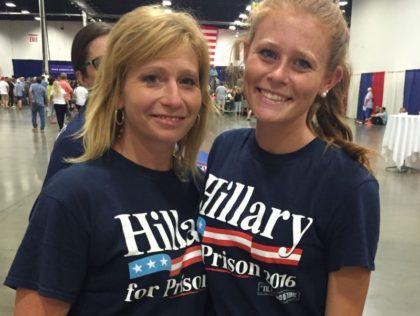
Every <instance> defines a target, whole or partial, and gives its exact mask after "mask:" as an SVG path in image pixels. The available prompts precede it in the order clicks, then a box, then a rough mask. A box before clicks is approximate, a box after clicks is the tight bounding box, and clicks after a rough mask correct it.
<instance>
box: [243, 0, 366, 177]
mask: <svg viewBox="0 0 420 316" xmlns="http://www.w3.org/2000/svg"><path fill="white" fill-rule="evenodd" d="M284 8H294V9H296V10H302V11H304V12H307V13H309V14H312V15H313V16H314V17H316V18H317V19H318V21H319V22H320V23H321V24H322V25H324V26H325V27H326V29H327V30H329V34H327V35H329V37H330V40H329V43H330V47H329V58H328V70H329V71H331V72H333V71H334V70H336V69H337V68H338V67H340V68H341V69H342V72H343V77H342V79H341V80H340V82H338V83H337V84H336V85H335V86H334V87H333V88H332V89H331V90H330V91H329V92H328V94H327V97H326V98H322V97H320V96H317V97H316V98H315V101H314V103H313V104H312V106H311V108H310V109H309V112H308V117H307V118H306V123H307V125H308V127H309V129H310V130H311V131H312V132H313V133H314V134H315V135H317V136H318V137H319V138H321V139H322V140H324V141H325V142H326V143H327V144H328V145H336V146H338V147H341V148H342V149H343V150H344V151H345V152H346V153H347V154H348V155H349V156H350V157H351V158H352V159H354V160H356V161H358V162H360V163H361V164H362V165H363V166H365V167H366V168H367V169H368V171H369V172H371V173H372V168H371V165H370V162H369V158H368V154H369V150H367V149H366V148H364V147H362V146H359V145H357V144H355V143H354V142H353V134H352V132H351V129H350V126H349V125H348V124H347V122H346V118H345V103H346V98H347V94H348V89H349V85H350V76H351V70H350V65H349V64H348V61H347V59H348V57H347V55H348V46H349V40H350V34H349V30H348V26H347V23H346V21H345V19H344V17H343V14H342V13H341V10H340V8H339V6H338V5H337V4H335V3H333V1H331V0H265V1H263V2H262V3H260V4H259V5H258V7H257V9H256V10H255V11H253V12H252V14H251V17H250V29H249V33H248V38H247V39H246V41H247V42H248V43H249V44H251V43H252V41H253V39H254V37H255V34H256V32H257V29H258V27H259V25H260V23H261V21H262V20H263V19H264V18H265V17H266V16H268V15H269V14H271V13H272V12H273V11H274V10H281V9H284Z"/></svg>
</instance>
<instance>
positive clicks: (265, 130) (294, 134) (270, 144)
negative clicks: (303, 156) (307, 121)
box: [255, 122, 315, 154]
mask: <svg viewBox="0 0 420 316" xmlns="http://www.w3.org/2000/svg"><path fill="white" fill-rule="evenodd" d="M255 134H256V139H257V143H258V145H259V146H260V147H261V148H262V149H264V150H265V151H268V152H269V153H272V154H287V153H292V152H295V151H297V150H299V149H301V148H303V147H304V146H306V145H307V144H309V143H310V142H311V141H312V140H313V139H314V138H315V135H314V134H313V133H312V132H311V131H310V130H309V128H308V127H307V126H306V125H305V126H304V127H302V128H300V129H299V128H298V127H296V125H295V126H287V125H279V124H267V123H258V122H257V128H256V133H255Z"/></svg>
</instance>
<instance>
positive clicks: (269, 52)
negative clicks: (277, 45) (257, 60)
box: [258, 49, 276, 59]
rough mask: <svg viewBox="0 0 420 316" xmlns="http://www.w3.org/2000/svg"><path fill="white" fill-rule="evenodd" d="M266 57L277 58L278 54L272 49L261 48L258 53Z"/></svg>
mask: <svg viewBox="0 0 420 316" xmlns="http://www.w3.org/2000/svg"><path fill="white" fill-rule="evenodd" d="M258 54H259V55H260V56H261V57H262V58H264V59H275V58H276V54H275V52H273V51H272V50H270V49H261V50H260V51H259V53H258Z"/></svg>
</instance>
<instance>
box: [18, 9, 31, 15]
mask: <svg viewBox="0 0 420 316" xmlns="http://www.w3.org/2000/svg"><path fill="white" fill-rule="evenodd" d="M20 13H22V14H29V13H31V12H29V11H28V10H22V11H20Z"/></svg>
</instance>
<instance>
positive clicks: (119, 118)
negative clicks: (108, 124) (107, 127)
mask: <svg viewBox="0 0 420 316" xmlns="http://www.w3.org/2000/svg"><path fill="white" fill-rule="evenodd" d="M114 116H115V124H117V125H118V126H123V125H124V119H125V116H124V111H123V110H121V109H117V110H115V112H114Z"/></svg>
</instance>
